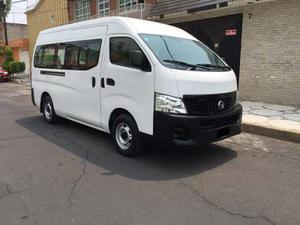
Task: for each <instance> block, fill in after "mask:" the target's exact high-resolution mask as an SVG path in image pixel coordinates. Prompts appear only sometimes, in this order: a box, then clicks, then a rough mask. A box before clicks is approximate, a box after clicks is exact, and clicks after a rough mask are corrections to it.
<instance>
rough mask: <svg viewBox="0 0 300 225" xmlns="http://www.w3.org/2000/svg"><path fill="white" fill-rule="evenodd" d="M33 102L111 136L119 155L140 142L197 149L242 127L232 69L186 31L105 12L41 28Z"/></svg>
mask: <svg viewBox="0 0 300 225" xmlns="http://www.w3.org/2000/svg"><path fill="white" fill-rule="evenodd" d="M32 61H33V63H32V101H33V104H34V105H36V106H38V107H40V111H41V113H43V117H44V119H45V121H46V122H48V123H54V122H55V121H56V119H57V116H59V117H64V118H67V119H70V120H73V121H76V122H79V123H82V124H85V125H87V126H90V127H93V128H96V129H99V130H101V131H104V132H107V133H110V134H111V135H112V137H113V140H114V143H115V145H116V148H117V150H118V152H119V153H121V154H122V155H125V156H136V155H138V154H140V153H141V151H142V148H143V141H145V140H148V139H149V137H151V140H152V141H153V140H155V141H156V142H159V143H161V144H175V145H180V146H193V145H199V144H202V143H208V142H215V141H218V140H221V139H224V138H227V137H230V136H233V135H236V134H239V133H240V132H241V118H242V107H241V105H240V104H239V100H238V99H239V98H238V92H237V82H236V76H235V74H234V71H233V70H232V69H231V68H230V67H228V66H227V65H226V63H225V62H223V60H222V59H220V57H218V56H217V55H216V54H215V53H214V52H213V51H211V50H210V49H209V48H208V47H206V46H205V45H204V44H202V43H201V42H200V41H198V40H197V39H196V38H195V37H193V36H191V35H190V34H188V33H186V32H185V31H183V30H181V29H178V28H176V27H173V26H169V25H165V24H160V23H154V22H150V21H144V20H138V19H130V18H122V17H107V18H101V19H94V20H89V21H84V22H79V23H74V24H70V25H65V26H60V27H56V28H52V29H48V30H45V31H42V32H41V33H40V34H39V36H38V39H37V42H36V47H35V53H34V60H32Z"/></svg>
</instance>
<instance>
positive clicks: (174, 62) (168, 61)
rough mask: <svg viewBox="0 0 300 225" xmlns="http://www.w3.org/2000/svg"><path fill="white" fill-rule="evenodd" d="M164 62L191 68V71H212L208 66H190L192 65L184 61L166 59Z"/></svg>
mask: <svg viewBox="0 0 300 225" xmlns="http://www.w3.org/2000/svg"><path fill="white" fill-rule="evenodd" d="M163 61H164V62H167V63H172V64H175V65H180V66H186V67H189V69H191V70H195V69H196V68H201V69H205V70H210V69H209V68H207V67H206V66H202V65H200V64H197V65H194V64H190V63H186V62H182V61H177V60H168V59H165V60H163Z"/></svg>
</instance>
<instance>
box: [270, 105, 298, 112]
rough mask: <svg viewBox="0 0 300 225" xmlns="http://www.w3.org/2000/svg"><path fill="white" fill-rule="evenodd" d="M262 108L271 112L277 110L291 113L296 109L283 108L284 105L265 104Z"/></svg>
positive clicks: (290, 107) (291, 107)
mask: <svg viewBox="0 0 300 225" xmlns="http://www.w3.org/2000/svg"><path fill="white" fill-rule="evenodd" d="M264 108H266V109H271V110H277V111H292V110H295V109H296V108H295V107H293V106H285V105H271V104H266V105H264Z"/></svg>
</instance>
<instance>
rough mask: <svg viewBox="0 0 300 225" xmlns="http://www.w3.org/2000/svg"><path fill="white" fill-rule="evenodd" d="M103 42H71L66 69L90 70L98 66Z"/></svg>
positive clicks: (68, 48)
mask: <svg viewBox="0 0 300 225" xmlns="http://www.w3.org/2000/svg"><path fill="white" fill-rule="evenodd" d="M101 43H102V40H100V39H99V40H87V41H78V42H71V43H69V44H68V47H67V56H66V62H67V64H66V68H67V69H71V70H89V69H91V68H93V67H95V66H97V64H98V60H99V55H100V48H101Z"/></svg>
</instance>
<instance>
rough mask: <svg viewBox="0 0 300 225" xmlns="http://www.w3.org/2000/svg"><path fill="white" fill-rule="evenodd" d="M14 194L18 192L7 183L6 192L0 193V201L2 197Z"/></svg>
mask: <svg viewBox="0 0 300 225" xmlns="http://www.w3.org/2000/svg"><path fill="white" fill-rule="evenodd" d="M12 194H18V192H16V191H12V190H11V189H10V187H9V185H8V184H6V185H5V192H4V194H2V195H0V201H1V200H2V199H4V198H6V197H8V196H10V195H12Z"/></svg>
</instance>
